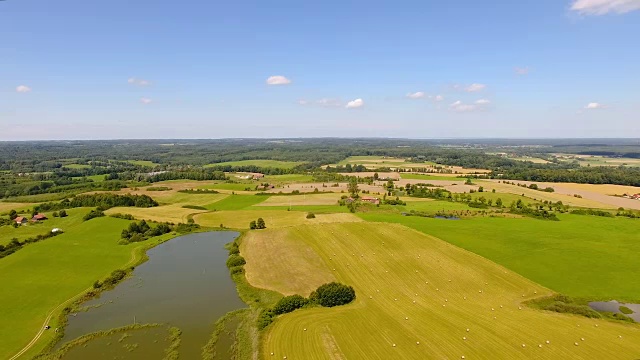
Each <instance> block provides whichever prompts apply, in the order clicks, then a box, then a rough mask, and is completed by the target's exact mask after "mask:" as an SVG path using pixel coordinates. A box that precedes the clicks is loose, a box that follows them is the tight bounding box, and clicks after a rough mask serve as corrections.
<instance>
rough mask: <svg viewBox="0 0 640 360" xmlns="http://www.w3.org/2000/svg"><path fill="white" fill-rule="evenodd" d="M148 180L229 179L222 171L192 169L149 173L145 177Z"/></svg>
mask: <svg viewBox="0 0 640 360" xmlns="http://www.w3.org/2000/svg"><path fill="white" fill-rule="evenodd" d="M146 180H147V181H149V182H152V183H154V182H159V181H167V180H197V181H203V180H229V178H228V177H227V176H226V175H225V174H224V172H222V171H211V170H210V169H206V170H204V169H201V170H200V169H193V170H189V171H167V172H161V173H158V174H154V175H150V176H149V177H147V178H146Z"/></svg>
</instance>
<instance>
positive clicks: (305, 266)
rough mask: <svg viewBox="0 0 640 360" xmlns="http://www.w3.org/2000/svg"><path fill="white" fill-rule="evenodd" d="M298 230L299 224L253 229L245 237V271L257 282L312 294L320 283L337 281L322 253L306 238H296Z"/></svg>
mask: <svg viewBox="0 0 640 360" xmlns="http://www.w3.org/2000/svg"><path fill="white" fill-rule="evenodd" d="M298 232H299V230H298V229H297V228H295V227H291V228H286V229H276V230H268V231H251V232H249V233H248V234H247V235H246V236H245V237H244V238H243V239H242V242H241V245H240V252H241V253H242V256H244V258H245V259H246V260H247V265H246V266H245V271H246V273H245V274H246V276H247V279H248V280H249V282H250V283H251V284H252V285H253V286H257V287H260V288H263V289H269V290H273V291H277V292H279V293H281V294H284V295H294V294H300V295H303V296H309V294H311V292H312V291H313V290H315V289H316V288H317V287H318V286H320V285H322V284H325V283H328V282H332V281H336V278H335V277H334V276H333V274H332V273H331V271H330V270H329V269H328V268H327V267H326V266H325V265H324V262H323V261H322V259H321V258H320V256H318V254H316V252H315V251H313V249H312V248H311V247H309V246H308V245H307V244H305V243H304V242H303V241H296V240H295V239H296V238H297V237H299V236H300V234H299V233H298Z"/></svg>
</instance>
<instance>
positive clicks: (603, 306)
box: [589, 300, 640, 322]
mask: <svg viewBox="0 0 640 360" xmlns="http://www.w3.org/2000/svg"><path fill="white" fill-rule="evenodd" d="M620 306H626V307H628V308H629V309H631V310H632V311H633V314H624V315H625V316H628V317H630V318H632V319H633V320H635V321H637V322H640V304H625V303H620V302H617V301H615V300H612V301H594V302H590V303H589V307H591V308H592V309H593V310H596V311H607V312H612V313H618V314H622V311H620Z"/></svg>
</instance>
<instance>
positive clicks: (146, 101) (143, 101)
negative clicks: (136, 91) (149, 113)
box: [140, 97, 153, 105]
mask: <svg viewBox="0 0 640 360" xmlns="http://www.w3.org/2000/svg"><path fill="white" fill-rule="evenodd" d="M140 102H141V103H143V104H145V105H149V104H151V103H152V102H153V100H151V99H149V98H145V97H143V98H140Z"/></svg>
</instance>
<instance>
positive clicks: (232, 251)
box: [229, 242, 240, 255]
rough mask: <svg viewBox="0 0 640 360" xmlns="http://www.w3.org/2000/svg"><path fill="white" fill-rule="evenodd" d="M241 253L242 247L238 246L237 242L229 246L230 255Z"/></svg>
mask: <svg viewBox="0 0 640 360" xmlns="http://www.w3.org/2000/svg"><path fill="white" fill-rule="evenodd" d="M239 254H240V247H238V244H236V243H235V242H234V243H232V244H231V246H230V247H229V255H239Z"/></svg>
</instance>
